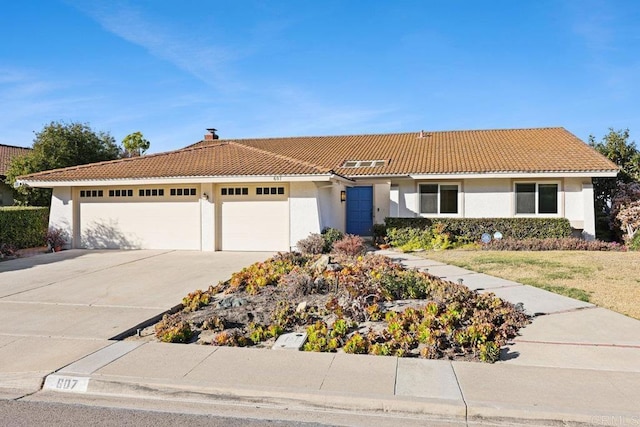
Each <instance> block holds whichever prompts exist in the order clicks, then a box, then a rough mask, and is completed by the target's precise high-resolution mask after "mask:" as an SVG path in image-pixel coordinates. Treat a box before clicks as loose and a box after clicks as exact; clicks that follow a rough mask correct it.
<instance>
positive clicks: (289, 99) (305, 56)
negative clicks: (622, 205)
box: [0, 0, 640, 152]
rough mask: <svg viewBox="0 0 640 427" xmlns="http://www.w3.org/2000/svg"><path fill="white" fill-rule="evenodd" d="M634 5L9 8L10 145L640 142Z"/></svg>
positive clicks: (1, 100) (4, 32) (419, 2)
mask: <svg viewBox="0 0 640 427" xmlns="http://www.w3.org/2000/svg"><path fill="white" fill-rule="evenodd" d="M638 24H640V2H637V1H635V0H629V1H615V0H611V1H592V0H574V1H562V0H531V1H525V0H521V1H513V0H495V1H493V0H492V1H489V2H484V1H483V2H481V1H472V0H467V1H463V0H459V1H446V0H439V1H435V0H416V1H409V0H388V1H382V0H379V1H376V0H349V1H346V0H336V1H334V0H325V1H313V2H312V1H302V0H299V1H295V0H289V1H279V0H262V1H242V0H228V1H217V0H209V1H204V0H202V1H196V0H182V1H179V2H178V1H164V0H149V1H118V0H114V1H91V0H77V1H58V0H46V1H45V0H42V1H36V0H25V1H5V2H3V5H2V13H1V15H0V39H1V40H2V43H0V143H5V144H12V145H21V146H30V145H31V144H32V142H33V137H34V131H39V130H41V129H42V127H43V126H44V125H46V124H47V123H49V122H51V121H66V122H71V121H74V122H83V123H89V125H90V126H91V127H92V128H93V129H94V130H96V131H108V132H110V133H111V134H112V135H113V136H114V137H115V138H116V140H117V141H118V142H119V141H121V140H122V138H123V137H124V136H126V135H127V134H129V133H131V132H135V131H141V132H143V134H144V135H145V137H147V139H149V140H150V141H151V149H150V150H149V152H159V151H166V150H171V149H176V148H180V147H183V146H185V145H188V144H191V143H193V142H195V141H197V140H199V139H201V138H202V135H203V134H204V133H205V129H206V128H208V127H216V128H218V129H219V134H220V135H221V137H223V138H243V137H269V136H293V135H333V134H360V133H388V132H413V131H416V132H417V131H419V130H420V129H425V130H454V129H492V128H524V127H546V126H563V127H565V128H567V129H568V130H569V131H571V132H573V133H575V134H576V135H577V136H578V137H580V138H582V139H583V140H586V139H587V137H588V136H589V134H593V135H595V136H596V137H598V139H600V138H601V137H602V136H603V135H604V134H605V133H606V132H607V129H608V128H609V127H614V128H616V129H621V128H629V129H630V130H631V136H632V139H635V135H637V132H640V31H638Z"/></svg>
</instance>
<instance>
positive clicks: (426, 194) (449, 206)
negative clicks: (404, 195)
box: [420, 184, 458, 215]
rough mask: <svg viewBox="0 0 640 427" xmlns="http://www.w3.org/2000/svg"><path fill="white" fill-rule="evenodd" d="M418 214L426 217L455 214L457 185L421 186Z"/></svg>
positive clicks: (456, 210)
mask: <svg viewBox="0 0 640 427" xmlns="http://www.w3.org/2000/svg"><path fill="white" fill-rule="evenodd" d="M420 213H421V214H427V215H438V214H457V213H458V185H457V184H421V185H420Z"/></svg>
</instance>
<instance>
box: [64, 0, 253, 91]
mask: <svg viewBox="0 0 640 427" xmlns="http://www.w3.org/2000/svg"><path fill="white" fill-rule="evenodd" d="M76 6H77V7H78V8H79V9H80V10H82V11H83V12H84V13H86V14H88V15H89V16H90V17H91V18H92V19H94V20H95V21H97V22H98V23H99V24H100V25H101V26H102V27H103V28H104V29H105V30H107V31H109V32H111V33H113V34H115V35H116V36H118V37H120V38H122V39H124V40H126V41H128V42H130V43H133V44H134V45H137V46H140V47H142V48H144V49H146V50H147V51H148V52H149V53H150V54H151V55H153V56H155V57H157V58H160V59H162V60H165V61H168V62H169V63H171V64H173V65H174V66H176V67H177V68H179V69H181V70H183V71H186V72H187V73H189V74H190V75H192V76H194V77H196V78H197V79H199V80H200V81H202V82H204V83H206V84H208V85H210V86H212V87H214V88H215V89H217V90H223V91H228V90H239V89H241V88H242V86H241V85H240V84H239V82H237V81H234V79H233V78H232V76H231V74H232V73H231V72H230V71H229V69H228V67H227V65H228V64H229V63H231V62H233V61H235V60H237V59H238V58H239V57H240V53H239V52H238V51H237V50H232V49H229V48H225V47H223V46H220V45H216V44H214V43H213V42H212V41H211V40H210V39H209V38H208V37H207V36H206V35H204V34H195V33H193V34H192V33H190V32H189V31H180V30H179V29H177V28H172V27H171V24H170V23H168V22H154V21H153V20H152V18H151V17H150V15H149V14H145V13H144V12H143V11H142V10H140V9H138V8H136V7H134V6H131V5H128V4H127V3H125V2H117V1H116V2H84V1H83V2H78V3H77V4H76Z"/></svg>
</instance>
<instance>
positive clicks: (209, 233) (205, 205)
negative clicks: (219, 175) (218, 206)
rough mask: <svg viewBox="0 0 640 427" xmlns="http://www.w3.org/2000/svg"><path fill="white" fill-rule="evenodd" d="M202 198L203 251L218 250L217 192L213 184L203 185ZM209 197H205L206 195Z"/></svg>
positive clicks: (201, 189)
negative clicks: (216, 234)
mask: <svg viewBox="0 0 640 427" xmlns="http://www.w3.org/2000/svg"><path fill="white" fill-rule="evenodd" d="M200 191H201V193H202V194H201V195H200V196H201V198H200V220H201V228H200V233H201V235H200V241H201V246H202V250H203V251H215V250H216V236H215V230H216V215H215V214H216V210H215V200H216V195H217V194H216V190H215V188H214V185H213V184H202V185H201V188H200ZM205 194H206V195H207V196H206V197H204V195H205Z"/></svg>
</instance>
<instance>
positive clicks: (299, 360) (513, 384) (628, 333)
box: [0, 252, 640, 425]
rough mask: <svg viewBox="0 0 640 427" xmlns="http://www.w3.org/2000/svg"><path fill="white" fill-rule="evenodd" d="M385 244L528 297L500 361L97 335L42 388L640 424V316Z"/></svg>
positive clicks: (411, 262) (471, 419)
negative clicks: (521, 323) (523, 323)
mask: <svg viewBox="0 0 640 427" xmlns="http://www.w3.org/2000/svg"><path fill="white" fill-rule="evenodd" d="M382 253H383V254H384V255H387V256H390V257H391V258H394V259H396V260H398V261H399V262H402V263H404V264H405V265H407V266H410V267H414V268H420V269H428V271H429V273H431V274H434V275H438V276H440V277H443V278H445V279H447V280H453V281H457V280H458V279H462V283H463V284H465V285H467V286H469V287H471V288H473V289H479V290H480V292H488V291H491V292H495V293H496V294H497V295H500V296H501V297H503V298H505V299H507V300H510V301H511V302H514V303H519V302H521V303H523V305H524V308H525V310H527V311H528V312H529V313H530V314H537V316H536V317H535V319H534V321H533V323H532V324H531V325H529V326H527V327H526V328H524V329H523V330H522V331H521V332H522V335H521V336H519V337H517V338H516V339H515V340H514V341H513V342H512V343H510V344H509V346H508V347H507V348H505V349H503V351H502V353H501V361H500V362H497V363H495V364H493V365H490V364H482V363H472V362H451V361H441V360H422V359H407V358H396V357H381V356H377V357H376V356H361V355H348V354H341V353H338V354H331V353H306V352H298V351H290V350H279V351H276V350H265V349H251V348H230V347H212V346H195V345H188V346H187V345H181V344H160V343H142V342H134V341H119V342H114V341H96V344H95V346H96V348H95V349H93V352H92V353H91V354H88V355H86V356H85V357H79V358H76V359H75V361H74V362H73V363H70V364H68V365H67V366H65V367H64V368H62V369H59V370H57V371H56V372H55V373H53V374H51V375H48V376H47V377H46V381H45V384H44V393H53V392H65V393H69V394H76V393H79V394H84V395H99V396H112V397H122V396H130V397H137V398H148V399H162V400H171V401H174V402H175V401H178V402H185V403H186V402H205V403H207V402H208V403H213V402H217V403H219V402H232V403H238V402H245V403H247V404H249V403H250V404H253V405H263V404H264V405H272V406H275V407H278V408H282V409H283V410H284V409H292V408H314V409H316V410H317V409H318V408H325V409H335V410H348V411H354V412H360V413H367V414H381V415H382V414H398V415H401V416H405V417H411V419H413V420H418V421H417V422H418V423H424V424H426V425H433V424H438V425H471V424H484V423H488V424H493V425H495V424H504V425H514V424H534V425H574V424H575V425H580V424H585V425H638V424H640V405H639V403H638V402H640V321H637V320H634V319H631V318H628V317H625V316H622V315H619V314H617V313H613V312H611V311H609V310H605V309H602V308H597V307H594V306H593V305H591V304H586V303H583V302H580V301H576V300H572V299H570V298H565V297H562V296H559V295H556V294H552V293H549V292H546V291H543V290H540V289H537V288H532V287H529V286H524V285H521V284H519V283H515V282H510V281H505V280H503V279H497V278H493V277H491V276H487V275H483V274H478V273H475V272H472V271H468V270H464V269H460V268H457V267H452V266H447V265H444V264H441V263H437V262H434V261H431V260H427V259H423V258H420V257H417V256H414V255H408V254H400V253H397V252H382ZM2 339H10V338H7V337H4V336H1V335H0V340H2ZM2 348H3V347H2V342H1V341H0V352H1V351H2ZM85 351H87V350H85ZM85 354H86V353H85ZM0 360H5V359H4V357H3V356H2V355H1V353H0ZM34 366H35V365H34ZM14 384H15V385H19V384H20V378H18V377H16V378H15V381H14ZM408 419H409V418H407V420H408ZM612 422H614V423H615V424H611V423H612Z"/></svg>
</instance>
